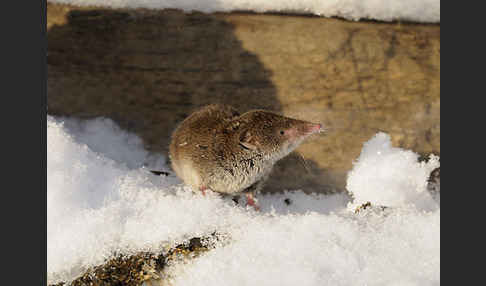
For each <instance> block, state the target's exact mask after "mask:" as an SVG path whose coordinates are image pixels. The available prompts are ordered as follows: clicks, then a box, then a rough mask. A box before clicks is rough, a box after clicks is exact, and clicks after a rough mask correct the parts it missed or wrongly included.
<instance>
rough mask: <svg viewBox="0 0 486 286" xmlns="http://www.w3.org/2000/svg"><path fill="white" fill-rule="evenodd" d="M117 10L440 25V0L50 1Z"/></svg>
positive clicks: (52, 0) (51, 0)
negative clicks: (240, 13) (285, 15)
mask: <svg viewBox="0 0 486 286" xmlns="http://www.w3.org/2000/svg"><path fill="white" fill-rule="evenodd" d="M48 1H49V2H52V3H64V4H73V5H83V6H85V5H93V6H104V7H114V8H150V9H164V8H177V9H182V10H185V11H202V12H230V11H238V10H244V11H255V12H291V13H306V14H315V15H319V16H325V17H332V16H338V17H343V18H346V19H350V20H359V19H375V20H382V21H392V20H409V21H416V22H429V23H438V22H440V0H299V1H295V0H272V1H268V0H48Z"/></svg>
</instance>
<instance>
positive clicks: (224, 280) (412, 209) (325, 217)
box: [47, 116, 440, 285]
mask: <svg viewBox="0 0 486 286" xmlns="http://www.w3.org/2000/svg"><path fill="white" fill-rule="evenodd" d="M387 142H389V137H388V136H387V135H386V134H377V135H376V136H375V137H374V138H373V139H371V140H370V141H369V142H368V143H366V145H365V147H364V149H363V152H362V154H361V156H360V158H359V160H358V161H357V163H356V165H355V168H354V169H353V171H352V172H350V176H349V178H350V179H349V180H348V186H351V185H353V184H352V183H350V181H353V180H354V181H355V182H357V183H356V185H353V187H351V189H352V190H353V194H352V196H353V197H355V198H360V200H363V201H365V200H366V201H371V202H372V204H376V205H379V204H381V205H383V204H386V203H388V202H392V203H391V204H393V206H394V207H390V208H387V209H386V210H385V211H376V210H370V211H361V212H359V213H358V214H354V212H352V211H350V208H349V206H350V205H352V204H353V203H355V202H353V201H351V198H350V197H349V196H348V195H345V194H339V195H332V196H325V195H306V194H304V193H303V192H300V191H293V192H285V193H283V194H272V195H266V196H260V197H259V202H260V203H261V205H262V211H261V212H259V213H257V212H255V211H253V210H252V209H245V208H244V207H241V206H235V204H234V203H233V202H232V201H231V199H230V198H228V199H222V198H220V197H219V196H218V195H216V194H212V193H209V194H207V195H206V196H202V195H200V194H196V193H193V192H192V191H191V190H190V189H188V188H187V187H184V186H183V185H182V184H180V181H179V180H178V179H177V178H175V177H171V176H169V177H163V176H160V177H158V176H154V175H152V174H151V173H149V172H148V169H157V170H166V171H170V170H169V169H168V167H167V165H166V163H165V159H164V158H163V157H162V156H157V155H154V154H149V153H147V152H146V151H145V150H143V147H142V144H141V141H140V139H139V138H138V137H136V136H135V135H132V134H128V133H126V132H124V131H123V130H120V129H119V128H118V127H117V126H116V125H115V124H114V123H113V122H112V121H111V120H107V119H96V120H91V121H83V122H80V121H76V120H72V119H61V118H53V117H50V116H48V123H47V143H48V145H47V152H48V153H47V154H48V155H47V199H48V202H47V203H48V205H47V208H48V213H47V215H48V217H47V241H48V242H47V271H48V280H49V283H54V282H57V281H61V280H64V281H66V280H67V281H69V280H70V279H73V278H75V276H76V275H78V274H79V273H80V272H81V271H82V270H83V269H85V268H86V267H88V266H92V265H96V264H99V263H102V262H103V261H104V259H106V258H109V257H110V256H111V255H112V254H113V252H114V251H117V252H121V253H126V254H130V253H134V252H138V251H142V250H149V251H154V252H157V251H161V250H162V248H163V247H165V246H170V245H174V244H177V243H180V242H183V241H185V240H187V239H189V238H192V237H197V236H203V235H208V234H211V233H213V232H214V231H217V232H218V233H221V234H223V237H225V238H224V239H223V241H222V242H221V244H220V245H218V246H217V247H215V249H213V250H211V251H209V252H207V253H206V254H204V255H202V256H200V257H199V258H196V259H194V260H192V261H190V262H189V263H188V264H183V265H176V267H174V269H173V270H172V271H173V273H172V275H171V277H174V278H173V279H174V280H173V281H172V282H173V284H172V285H357V284H359V285H366V284H368V285H438V284H440V206H439V205H437V204H436V203H435V201H434V200H429V199H427V198H426V197H425V196H423V197H421V196H418V197H417V196H415V193H414V192H419V193H420V190H421V186H422V185H421V183H420V182H421V181H422V180H423V179H424V177H423V174H422V173H421V172H422V171H424V170H423V169H426V170H427V171H428V170H429V169H432V168H433V167H435V166H436V165H437V164H438V163H437V162H436V161H434V160H429V163H423V164H419V163H416V164H413V162H412V159H411V158H408V157H407V156H405V155H403V152H405V153H407V154H409V153H408V152H410V151H405V150H402V149H398V148H393V147H391V146H390V144H388V143H387ZM378 153H380V154H388V155H386V156H390V157H389V158H388V157H387V158H388V159H387V158H383V157H382V156H381V155H380V154H378ZM410 153H411V152H410ZM400 154H402V155H400ZM411 154H413V153H411ZM392 155H393V156H392ZM409 156H410V157H414V156H413V155H409ZM369 160H371V162H373V164H374V166H372V167H371V166H369V164H368V163H366V162H368V161H369ZM360 164H361V165H360ZM424 164H425V165H424ZM428 164H430V166H428ZM379 165H383V166H381V169H380V167H379ZM432 165H433V166H432ZM386 167H388V168H386ZM373 168H377V169H376V170H382V171H381V172H382V173H380V174H379V176H377V177H376V180H375V179H374V178H373V176H371V175H370V174H369V173H370V172H374V171H373V170H375V169H373ZM396 168H397V169H398V170H400V172H396V173H395V172H391V171H390V172H385V171H383V170H385V169H389V170H392V169H396ZM424 172H425V171H424ZM387 175H390V176H393V177H394V179H388V180H387V179H386V177H387ZM403 182H408V183H403ZM382 184H384V185H386V192H388V193H385V190H384V188H381V186H382ZM417 186H420V187H417ZM373 190H375V191H373ZM382 194H383V196H382ZM383 197H386V198H387V199H386V200H384V199H382V198H383ZM287 198H288V199H290V201H291V204H290V205H287V204H286V203H285V201H284V200H285V199H287ZM403 198H406V199H403ZM421 198H422V199H423V200H421ZM424 198H425V199H424ZM424 201H425V203H424ZM391 204H390V206H391ZM434 204H435V205H434Z"/></svg>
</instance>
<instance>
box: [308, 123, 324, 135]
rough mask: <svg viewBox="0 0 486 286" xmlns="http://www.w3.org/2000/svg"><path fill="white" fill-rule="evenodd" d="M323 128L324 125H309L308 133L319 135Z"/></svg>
mask: <svg viewBox="0 0 486 286" xmlns="http://www.w3.org/2000/svg"><path fill="white" fill-rule="evenodd" d="M321 128H322V124H314V123H311V124H308V125H307V132H308V133H309V134H312V133H317V132H319V131H320V130H321Z"/></svg>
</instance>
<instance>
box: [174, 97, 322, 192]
mask: <svg viewBox="0 0 486 286" xmlns="http://www.w3.org/2000/svg"><path fill="white" fill-rule="evenodd" d="M319 128H320V125H318V124H313V123H310V122H306V121H301V120H296V119H292V118H288V117H284V116H281V115H278V114H275V113H272V112H268V111H264V110H252V111H249V112H246V113H244V114H242V115H240V114H239V113H238V112H237V111H236V110H235V109H234V108H232V107H231V106H227V105H220V104H212V105H208V106H205V107H203V108H201V109H200V110H198V111H196V112H194V113H193V114H191V115H190V116H189V117H188V118H186V119H185V120H184V121H183V122H182V123H181V124H180V125H179V126H178V127H177V129H176V130H175V131H174V133H173V135H172V141H171V144H170V158H171V163H172V167H173V169H174V171H175V172H176V174H177V175H178V176H179V177H180V178H181V179H182V180H183V181H184V182H185V183H186V184H188V185H190V186H192V187H193V188H195V189H199V190H205V189H211V190H213V191H216V192H219V193H227V194H238V193H240V192H244V191H245V192H248V191H251V192H256V191H258V190H259V189H261V187H262V185H263V182H264V181H265V180H266V178H267V177H268V175H269V174H270V172H271V169H272V167H273V165H274V164H275V162H277V161H278V160H279V159H281V158H283V157H284V156H286V155H287V154H288V153H290V152H291V151H292V150H294V149H295V148H296V147H297V146H298V145H299V144H300V143H301V142H302V140H303V139H304V138H306V137H307V136H308V135H310V134H313V133H316V132H317V131H318V130H319Z"/></svg>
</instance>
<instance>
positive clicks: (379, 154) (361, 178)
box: [346, 132, 440, 210]
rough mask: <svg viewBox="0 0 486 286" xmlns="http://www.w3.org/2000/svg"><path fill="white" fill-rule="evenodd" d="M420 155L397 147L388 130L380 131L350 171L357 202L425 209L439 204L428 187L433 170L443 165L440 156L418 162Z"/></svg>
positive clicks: (349, 185) (350, 179) (349, 181)
mask: <svg viewBox="0 0 486 286" xmlns="http://www.w3.org/2000/svg"><path fill="white" fill-rule="evenodd" d="M418 157H419V155H418V154H416V153H414V152H412V151H410V150H403V149H400V148H394V147H392V144H391V138H390V136H389V135H388V134H385V133H382V132H380V133H378V134H376V135H375V136H374V137H373V138H372V139H371V140H369V141H368V142H366V143H365V144H364V146H363V150H362V151H361V155H360V156H359V158H358V161H357V162H356V163H355V165H354V167H353V170H352V171H351V172H349V174H348V180H347V186H346V188H347V189H348V191H349V192H351V193H352V195H353V198H354V201H353V203H354V205H356V204H357V205H361V204H363V203H366V202H371V203H372V204H374V205H383V206H401V205H405V204H415V205H416V206H417V207H419V208H421V209H426V210H430V209H433V208H435V207H437V203H436V202H435V201H434V199H433V198H432V196H431V195H430V193H429V192H428V191H427V179H428V178H429V176H430V173H431V172H432V171H433V170H434V169H435V168H437V167H439V165H440V164H439V158H438V157H437V156H433V155H432V156H431V157H430V158H429V160H428V162H420V163H419V162H418Z"/></svg>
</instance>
